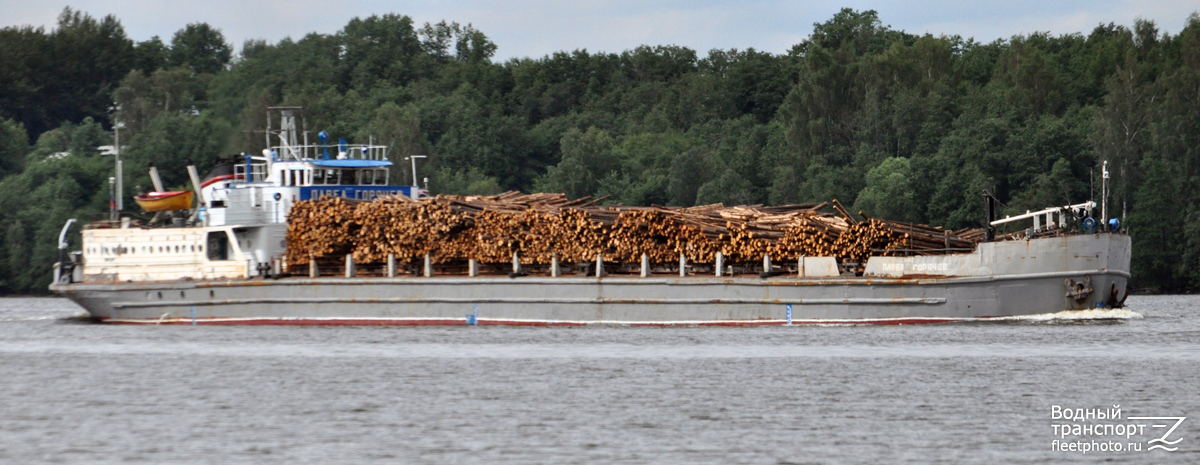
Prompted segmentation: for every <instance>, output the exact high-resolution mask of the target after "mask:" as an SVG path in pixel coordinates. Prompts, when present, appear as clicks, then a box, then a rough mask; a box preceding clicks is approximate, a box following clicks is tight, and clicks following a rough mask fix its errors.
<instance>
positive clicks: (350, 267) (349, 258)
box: [346, 254, 354, 278]
mask: <svg viewBox="0 0 1200 465" xmlns="http://www.w3.org/2000/svg"><path fill="white" fill-rule="evenodd" d="M346 277H347V278H353V277H354V255H352V254H346Z"/></svg>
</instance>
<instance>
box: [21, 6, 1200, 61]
mask: <svg viewBox="0 0 1200 465" xmlns="http://www.w3.org/2000/svg"><path fill="white" fill-rule="evenodd" d="M66 6H70V7H71V8H73V9H75V10H78V11H83V12H85V13H88V14H90V15H92V16H94V17H103V16H105V15H109V14H112V15H114V16H116V17H117V19H119V20H120V21H121V24H122V25H123V26H124V27H125V32H126V34H127V35H128V36H129V37H130V38H131V39H133V40H136V41H142V40H146V39H149V38H150V37H152V36H159V37H162V38H163V41H164V42H167V43H169V42H170V38H171V36H172V35H173V34H174V33H175V31H178V30H179V29H181V28H183V27H184V26H186V25H187V24H189V23H196V22H204V23H208V24H209V25H211V26H214V27H216V28H218V29H220V30H221V31H222V32H223V33H224V34H225V37H226V39H227V41H228V42H230V43H231V44H233V46H234V48H235V49H240V48H241V44H242V43H243V42H244V41H245V40H247V39H265V40H267V41H269V42H276V41H279V40H280V39H283V38H286V37H291V38H293V39H299V38H301V37H303V36H304V35H305V34H308V33H310V32H318V33H322V34H332V33H335V32H337V31H338V30H340V29H341V28H342V27H343V26H345V25H346V23H347V22H348V21H349V20H350V19H351V18H354V17H367V16H370V15H373V14H380V15H382V14H386V13H398V14H403V15H408V16H411V17H412V18H413V19H414V21H415V22H416V24H417V25H418V26H419V25H421V24H424V23H426V22H438V21H441V20H446V21H455V22H458V23H460V24H464V25H465V24H468V23H470V24H472V25H474V26H475V28H476V29H478V30H480V31H482V32H483V33H484V34H486V35H487V36H488V37H489V38H491V40H492V41H493V42H495V43H496V45H497V46H498V50H497V51H496V56H495V57H494V58H495V59H496V60H501V61H503V60H507V59H510V58H520V57H532V58H539V57H542V56H544V55H547V54H550V53H553V52H556V51H571V50H576V49H587V50H588V51H591V52H621V51H623V50H627V49H631V48H634V47H637V46H638V45H680V46H685V47H689V48H692V49H694V50H697V51H698V52H699V53H700V54H701V55H703V54H705V53H706V52H707V51H708V50H711V49H714V48H719V49H731V48H736V49H746V48H751V47H752V48H755V49H757V50H761V51H767V52H772V53H785V52H787V51H788V49H790V48H791V46H792V45H794V44H796V43H799V42H800V41H802V40H803V39H804V38H805V37H807V36H808V35H809V34H811V33H812V29H813V23H821V22H825V21H827V20H829V19H830V18H831V17H832V16H833V15H834V14H835V13H837V11H838V10H840V9H841V8H853V9H856V10H876V11H878V12H879V18H880V20H881V21H882V22H883V24H885V25H890V26H891V27H893V28H895V29H900V30H905V31H908V32H910V33H917V34H923V33H931V34H934V35H956V34H957V35H961V36H963V37H974V38H975V39H976V40H978V41H980V42H990V41H992V40H995V39H1007V38H1009V37H1012V36H1013V35H1017V34H1028V33H1032V32H1050V33H1051V34H1054V35H1060V34H1068V33H1083V34H1087V33H1088V32H1090V31H1091V30H1092V29H1093V28H1095V27H1096V26H1097V25H1099V24H1101V23H1110V22H1112V23H1116V24H1118V25H1124V26H1132V25H1133V22H1134V20H1135V19H1137V18H1142V19H1147V20H1152V21H1154V22H1155V23H1156V24H1157V25H1158V27H1159V29H1160V30H1162V31H1164V32H1168V33H1171V34H1175V33H1177V32H1179V30H1180V29H1181V28H1182V27H1183V24H1184V21H1185V20H1186V18H1187V17H1188V15H1189V14H1191V13H1193V12H1196V11H1200V0H1175V1H1172V0H1157V1H1151V0H1124V1H1121V0H1008V1H1003V2H1002V1H995V0H993V1H976V0H957V1H955V0H930V1H922V2H918V1H906V0H881V1H873V2H871V1H859V0H841V1H836V2H835V1H827V0H812V1H807V2H800V1H787V0H745V1H740V2H738V1H716V0H698V1H682V0H580V1H554V0H506V1H491V0H463V1H444V0H408V1H403V2H399V1H382V0H341V1H338V2H320V1H313V0H287V1H280V0H270V1H256V0H171V1H156V0H74V1H71V2H62V1H59V0H37V1H29V0H0V11H3V12H4V13H5V14H4V15H3V17H0V26H4V27H7V26H20V25H32V26H43V27H45V28H46V29H47V30H50V29H53V27H54V25H55V22H56V18H57V17H58V14H59V13H60V12H62V10H63V8H64V7H66Z"/></svg>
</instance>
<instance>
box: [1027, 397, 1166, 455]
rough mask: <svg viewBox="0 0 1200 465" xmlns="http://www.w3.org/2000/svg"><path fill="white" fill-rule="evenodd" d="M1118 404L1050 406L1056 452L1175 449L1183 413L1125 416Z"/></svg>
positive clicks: (1052, 448)
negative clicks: (1103, 405) (1157, 415)
mask: <svg viewBox="0 0 1200 465" xmlns="http://www.w3.org/2000/svg"><path fill="white" fill-rule="evenodd" d="M1121 416H1122V414H1121V406H1120V405H1114V406H1112V408H1064V407H1063V406H1061V405H1052V406H1050V419H1051V420H1055V421H1058V423H1053V424H1052V425H1051V426H1052V427H1053V429H1054V436H1055V438H1056V439H1054V441H1053V442H1051V443H1050V449H1051V450H1054V451H1056V452H1079V453H1083V454H1086V453H1088V452H1149V451H1152V450H1156V449H1157V450H1162V451H1166V452H1175V451H1177V450H1179V446H1178V444H1179V443H1180V442H1183V437H1182V434H1183V433H1182V431H1180V430H1179V425H1182V424H1183V421H1184V420H1187V417H1125V418H1121Z"/></svg>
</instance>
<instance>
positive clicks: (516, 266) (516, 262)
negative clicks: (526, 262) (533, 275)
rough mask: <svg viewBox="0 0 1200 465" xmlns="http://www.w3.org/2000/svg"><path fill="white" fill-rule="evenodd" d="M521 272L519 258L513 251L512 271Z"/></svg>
mask: <svg viewBox="0 0 1200 465" xmlns="http://www.w3.org/2000/svg"><path fill="white" fill-rule="evenodd" d="M520 272H521V259H520V257H517V253H516V252H513V273H514V274H515V273H520Z"/></svg>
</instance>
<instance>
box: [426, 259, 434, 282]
mask: <svg viewBox="0 0 1200 465" xmlns="http://www.w3.org/2000/svg"><path fill="white" fill-rule="evenodd" d="M425 277H426V278H432V277H433V259H432V258H430V257H429V254H425Z"/></svg>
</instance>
